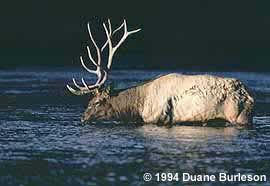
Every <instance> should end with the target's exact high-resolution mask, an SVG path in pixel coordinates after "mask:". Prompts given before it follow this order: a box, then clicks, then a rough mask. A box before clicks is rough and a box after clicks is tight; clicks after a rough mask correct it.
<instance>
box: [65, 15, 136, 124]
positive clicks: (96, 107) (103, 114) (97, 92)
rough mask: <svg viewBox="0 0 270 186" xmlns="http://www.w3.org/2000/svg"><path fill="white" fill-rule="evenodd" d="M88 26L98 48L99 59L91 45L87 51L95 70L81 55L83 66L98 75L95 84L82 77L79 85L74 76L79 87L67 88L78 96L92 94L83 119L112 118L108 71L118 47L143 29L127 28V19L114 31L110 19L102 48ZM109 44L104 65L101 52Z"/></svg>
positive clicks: (105, 28) (76, 85)
mask: <svg viewBox="0 0 270 186" xmlns="http://www.w3.org/2000/svg"><path fill="white" fill-rule="evenodd" d="M87 26H88V33H89V36H90V39H91V41H92V43H93V45H94V47H95V49H96V54H97V60H94V58H93V56H92V54H91V50H90V47H89V46H87V52H88V57H89V59H90V61H91V62H92V63H93V64H94V66H95V67H96V69H95V70H92V69H90V68H88V67H87V66H86V64H85V62H84V60H83V57H82V56H81V57H80V61H81V65H82V66H83V68H84V69H85V70H86V71H87V72H89V73H91V74H95V75H96V76H97V80H96V82H95V84H93V85H87V83H86V82H85V80H84V79H83V78H82V79H81V81H82V85H79V84H78V83H77V82H76V81H75V79H74V78H73V79H72V80H73V83H74V86H75V87H76V88H77V89H76V90H75V89H73V88H72V87H70V86H69V85H67V89H68V90H69V91H70V92H71V93H73V94H75V95H78V96H82V95H85V94H91V99H90V102H89V104H88V107H87V109H86V111H85V112H84V113H83V114H82V116H81V121H82V122H84V121H88V120H96V119H111V117H112V107H111V105H110V103H108V100H109V99H110V95H109V94H110V93H109V89H108V88H106V87H104V85H105V82H106V80H107V78H108V71H109V70H110V69H111V65H112V61H113V56H114V54H115V52H116V51H117V49H118V48H119V47H120V46H121V45H122V44H123V43H124V41H125V40H126V39H127V37H128V36H130V35H131V34H134V33H137V32H139V31H140V30H141V29H137V30H133V31H128V29H127V23H126V20H124V22H123V23H122V24H121V25H120V26H119V27H118V28H117V29H115V30H114V31H112V26H111V22H110V20H108V27H107V25H106V24H105V23H103V27H104V30H105V33H106V36H107V40H106V42H105V44H104V45H103V47H102V48H101V49H100V48H99V47H98V46H97V43H96V42H95V40H94V38H93V35H92V33H91V29H90V24H89V23H88V24H87ZM122 28H123V29H124V33H123V36H122V38H121V39H120V40H119V41H118V43H117V44H115V45H114V44H113V43H112V37H113V35H115V34H116V33H117V32H119V31H120V30H121V29H122ZM107 46H108V59H107V65H106V66H105V67H103V66H102V65H101V62H102V59H101V54H102V53H103V52H104V50H105V48H106V47H107Z"/></svg>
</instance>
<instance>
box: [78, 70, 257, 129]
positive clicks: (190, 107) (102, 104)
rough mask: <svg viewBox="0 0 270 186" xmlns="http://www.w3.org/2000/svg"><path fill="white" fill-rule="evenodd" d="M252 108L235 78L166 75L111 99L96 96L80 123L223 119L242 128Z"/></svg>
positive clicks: (245, 90) (172, 121)
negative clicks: (96, 121) (115, 120)
mask: <svg viewBox="0 0 270 186" xmlns="http://www.w3.org/2000/svg"><path fill="white" fill-rule="evenodd" d="M95 104H97V105H95ZM253 105H254V100H253V98H252V97H251V96H250V94H249V93H248V91H247V89H246V88H245V86H244V85H243V84H242V83H241V82H240V81H239V80H237V79H234V78H221V77H217V76H211V75H182V74H168V75H165V76H161V77H158V78H156V79H154V80H152V81H149V82H147V83H144V84H142V85H139V86H137V87H133V88H130V89H127V90H124V91H121V92H119V93H118V94H117V95H115V96H112V97H106V96H105V97H104V96H103V97H102V96H97V97H96V98H94V99H92V100H91V101H90V103H89V106H88V108H87V110H86V111H85V113H84V114H83V116H82V121H88V120H100V119H102V120H110V119H117V120H128V121H143V122H145V123H162V124H168V123H181V122H206V121H209V120H213V119H223V120H226V121H228V122H230V123H233V124H236V123H237V124H243V125H244V124H248V123H249V122H251V118H252V117H251V113H252V109H253Z"/></svg>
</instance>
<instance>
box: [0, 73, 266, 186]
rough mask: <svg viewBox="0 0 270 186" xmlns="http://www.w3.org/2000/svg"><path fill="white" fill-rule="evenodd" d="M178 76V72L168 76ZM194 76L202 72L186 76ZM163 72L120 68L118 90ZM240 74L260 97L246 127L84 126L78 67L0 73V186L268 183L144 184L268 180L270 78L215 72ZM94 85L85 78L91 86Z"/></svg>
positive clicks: (84, 102) (84, 100) (116, 79)
mask: <svg viewBox="0 0 270 186" xmlns="http://www.w3.org/2000/svg"><path fill="white" fill-rule="evenodd" d="M170 72H176V71H170ZM179 72H181V73H188V74H197V73H198V72H188V71H186V72H183V71H179ZM166 73H169V72H166V71H132V70H129V71H115V72H113V73H112V75H111V78H112V80H113V81H114V83H115V85H116V87H117V88H125V87H129V86H133V85H136V84H138V83H140V82H142V81H144V80H148V79H151V78H153V77H155V76H157V75H160V74H166ZM210 74H215V75H220V76H226V77H236V78H238V79H240V80H242V81H243V82H244V83H245V84H246V85H247V86H248V87H249V88H250V89H251V90H252V91H253V92H254V93H255V95H256V109H255V117H254V119H253V121H254V125H253V126H251V127H248V128H237V127H200V126H181V125H178V126H174V127H171V128H168V127H160V126H156V125H151V124H150V125H140V124H128V123H124V124H123V123H122V124H120V123H116V122H113V121H112V122H108V123H90V124H88V125H82V124H81V123H80V113H81V112H83V110H84V109H85V106H86V105H87V99H88V98H87V97H76V96H73V95H71V94H70V93H69V92H68V91H67V90H66V88H65V85H66V83H68V82H70V80H71V78H72V77H75V78H77V79H80V78H81V77H86V79H87V77H89V75H88V74H87V73H84V72H81V71H79V70H77V71H75V70H73V69H54V70H50V69H16V70H12V71H11V70H1V71H0V185H1V186H15V185H18V186H19V185H21V186H22V185H24V186H62V185H63V186H69V185H70V186H80V185H115V186H119V185H134V186H137V185H215V186H216V185H242V186H244V185H267V184H269V182H268V183H265V182H264V183H239V182H236V183H219V182H215V183H213V182H206V183H183V182H181V181H180V182H170V183H169V182H166V183H162V182H159V183H158V182H155V181H153V182H148V183H146V182H144V181H143V178H142V177H143V174H144V173H146V172H149V173H151V174H153V176H154V174H155V173H158V172H172V173H179V174H182V173H183V172H187V173H190V174H217V173H219V172H227V173H230V174H236V173H242V174H265V175H267V176H268V181H270V105H269V103H270V74H269V73H252V72H211V73H210ZM90 80H91V77H90V79H88V81H90Z"/></svg>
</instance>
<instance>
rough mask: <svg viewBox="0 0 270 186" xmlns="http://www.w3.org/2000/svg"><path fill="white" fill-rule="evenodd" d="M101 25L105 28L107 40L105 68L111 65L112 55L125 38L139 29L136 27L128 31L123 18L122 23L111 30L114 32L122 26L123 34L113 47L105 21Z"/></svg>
mask: <svg viewBox="0 0 270 186" xmlns="http://www.w3.org/2000/svg"><path fill="white" fill-rule="evenodd" d="M103 27H104V29H105V32H106V35H107V40H108V41H107V42H108V44H109V57H108V64H107V68H108V69H110V68H111V65H112V59H113V55H114V53H115V52H116V51H117V49H118V48H119V47H120V46H121V45H122V44H123V43H124V41H125V40H126V39H127V37H128V36H129V35H131V34H135V33H137V32H139V31H140V30H141V29H137V30H133V31H128V30H127V22H126V20H124V22H123V24H122V25H121V26H120V27H119V28H117V29H116V30H115V31H114V32H113V33H116V32H118V31H119V30H120V29H121V28H122V27H124V35H123V36H122V38H121V39H120V41H119V42H118V43H117V45H116V46H115V47H113V45H112V40H111V36H110V34H109V31H108V29H107V27H106V24H105V23H103Z"/></svg>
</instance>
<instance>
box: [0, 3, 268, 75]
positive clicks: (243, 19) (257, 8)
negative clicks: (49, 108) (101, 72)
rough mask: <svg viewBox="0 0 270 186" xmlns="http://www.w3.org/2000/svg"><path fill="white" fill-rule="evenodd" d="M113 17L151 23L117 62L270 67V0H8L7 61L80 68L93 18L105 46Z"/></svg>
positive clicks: (3, 18)
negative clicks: (105, 26) (107, 25)
mask: <svg viewBox="0 0 270 186" xmlns="http://www.w3.org/2000/svg"><path fill="white" fill-rule="evenodd" d="M112 3H113V4H112ZM93 14H94V15H93ZM99 14H103V15H107V14H111V15H115V14H120V15H121V14H122V15H127V16H95V15H99ZM108 17H110V18H111V20H112V23H113V25H114V28H115V27H116V26H118V25H119V24H120V23H121V22H122V20H123V18H126V19H127V21H128V24H129V28H130V29H133V28H138V27H140V28H142V29H143V31H141V32H140V33H138V34H136V35H134V36H132V37H130V38H129V39H128V40H127V41H126V43H125V45H124V46H123V47H122V48H121V49H120V50H119V51H118V53H117V54H116V58H115V59H116V60H115V61H116V62H114V66H113V68H138V69H139V68H141V69H147V68H155V69H158V68H162V69H165V68H168V69H173V68H185V69H195V70H232V71H239V70H241V71H269V69H270V68H269V67H270V65H269V61H270V2H269V1H251V0H245V1H236V0H234V1H216V0H215V1H206V0H204V1H199V0H194V1H191V0H189V1H182V0H181V1H180V0H179V1H167V2H165V1H163V2H160V1H153V2H149V1H148V2H144V3H139V2H136V1H125V2H123V3H116V2H111V3H110V4H108V3H106V2H104V3H99V4H97V2H95V1H90V0H88V1H67V0H65V1H64V0H58V1H55V2H53V1H41V0H36V1H23V2H21V1H17V2H15V1H14V2H13V1H9V2H8V3H7V2H6V3H3V2H2V4H1V11H0V23H1V27H0V67H1V68H16V67H18V66H26V67H27V65H34V66H40V67H44V66H53V67H54V66H57V67H68V66H72V65H77V67H78V66H79V56H80V55H84V54H86V50H85V46H86V44H87V43H90V42H89V39H88V35H87V29H86V24H87V22H88V21H89V22H91V25H93V26H92V27H93V33H94V35H95V38H96V40H97V41H98V43H99V44H100V45H101V43H102V42H104V39H105V35H104V31H103V28H102V27H101V24H102V22H103V21H105V20H106V19H107V18H108ZM118 62H119V63H118Z"/></svg>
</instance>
